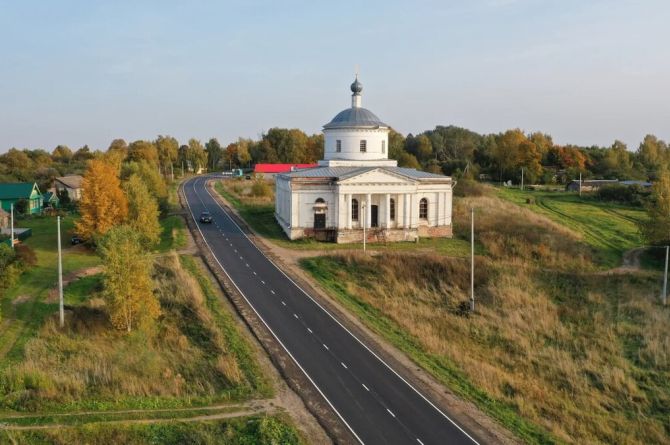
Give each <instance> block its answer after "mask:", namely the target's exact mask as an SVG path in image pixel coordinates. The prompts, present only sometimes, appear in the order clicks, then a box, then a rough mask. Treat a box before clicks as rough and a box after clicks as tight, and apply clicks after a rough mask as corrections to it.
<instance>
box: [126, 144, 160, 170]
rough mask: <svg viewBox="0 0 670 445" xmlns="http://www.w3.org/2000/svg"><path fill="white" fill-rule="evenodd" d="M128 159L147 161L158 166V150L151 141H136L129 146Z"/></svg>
mask: <svg viewBox="0 0 670 445" xmlns="http://www.w3.org/2000/svg"><path fill="white" fill-rule="evenodd" d="M128 159H129V160H131V161H147V162H148V163H150V164H151V165H154V166H158V149H157V148H156V145H155V144H154V143H152V142H149V141H135V142H132V143H131V144H130V146H128Z"/></svg>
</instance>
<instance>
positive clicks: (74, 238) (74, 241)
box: [70, 235, 84, 246]
mask: <svg viewBox="0 0 670 445" xmlns="http://www.w3.org/2000/svg"><path fill="white" fill-rule="evenodd" d="M83 242H84V240H83V239H81V237H80V236H79V235H72V238H70V244H72V245H73V246H76V245H77V244H81V243H83Z"/></svg>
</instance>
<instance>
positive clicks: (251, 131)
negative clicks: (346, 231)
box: [0, 0, 670, 152]
mask: <svg viewBox="0 0 670 445" xmlns="http://www.w3.org/2000/svg"><path fill="white" fill-rule="evenodd" d="M669 24H670V2H668V1H667V0H638V1H625V0H608V1H600V0H588V1H584V0H579V1H577V0H556V1H553V0H470V1H450V0H442V1H420V0H415V1H411V2H410V1H406V2H400V1H391V0H385V1H337V2H333V1H329V2H324V1H316V0H312V1H289V0H283V1H251V0H250V1H207V2H206V1H197V0H196V1H183V0H181V1H169V0H165V1H155V2H152V1H139V0H137V1H123V0H118V1H111V0H110V1H106V2H96V1H93V0H87V1H58V2H55V1H29V0H22V1H10V0H0V152H4V151H6V150H8V149H9V148H11V147H17V148H44V149H46V150H49V151H51V150H52V149H53V148H54V147H56V146H57V145H58V144H65V145H68V146H69V147H70V148H73V149H76V148H79V147H81V146H83V145H84V144H88V145H89V146H90V147H91V148H94V149H106V148H107V147H108V146H109V143H110V142H111V140H112V139H115V138H123V139H125V140H126V141H133V140H136V139H154V138H155V137H156V136H157V135H159V134H168V135H171V136H174V137H176V138H177V139H178V140H179V141H180V142H182V143H184V142H186V141H187V140H188V138H191V137H195V138H198V139H201V140H202V141H203V142H204V141H206V140H208V139H209V138H211V137H216V138H218V139H219V141H220V142H221V143H222V144H227V143H230V142H232V141H234V140H236V139H237V138H238V137H251V138H258V137H259V136H260V135H261V134H262V133H263V132H265V131H267V130H268V129H269V128H272V127H288V128H300V129H302V130H304V131H306V132H307V133H316V132H319V131H320V130H321V127H322V125H323V124H325V123H327V122H328V121H330V119H331V118H332V117H333V116H334V115H335V114H336V113H337V112H339V111H341V110H342V109H344V108H347V107H349V106H350V104H351V98H350V94H351V92H350V91H349V85H350V84H351V82H352V81H353V78H354V73H355V70H356V67H358V70H359V73H360V81H361V82H362V83H363V86H364V89H363V106H364V107H366V108H368V109H370V110H372V111H373V112H375V114H377V115H378V116H379V117H380V118H381V119H382V120H383V121H384V122H386V123H388V124H389V125H391V126H392V127H394V128H395V129H396V130H398V131H400V132H401V133H403V134H407V133H414V134H416V133H419V132H421V131H424V130H428V129H432V128H434V127H435V126H436V125H457V126H461V127H465V128H469V129H471V130H474V131H477V132H480V133H493V132H496V133H497V132H500V131H504V130H506V129H510V128H521V129H523V130H525V131H527V132H531V131H542V132H545V133H549V134H551V135H552V136H553V138H554V141H555V142H556V143H559V144H568V143H572V144H578V145H592V144H597V145H603V146H608V145H611V144H612V142H613V141H614V140H615V139H619V140H622V141H624V142H625V143H627V144H628V147H629V149H631V150H635V149H636V148H637V146H638V144H639V142H640V141H641V140H642V138H643V137H644V136H645V135H646V134H655V135H656V136H658V137H659V138H661V139H664V140H666V141H667V140H670V26H669Z"/></svg>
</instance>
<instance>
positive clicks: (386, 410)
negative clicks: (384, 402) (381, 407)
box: [386, 408, 395, 418]
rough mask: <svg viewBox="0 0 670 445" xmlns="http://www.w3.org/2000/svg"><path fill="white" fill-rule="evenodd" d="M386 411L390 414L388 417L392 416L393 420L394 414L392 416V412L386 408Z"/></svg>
mask: <svg viewBox="0 0 670 445" xmlns="http://www.w3.org/2000/svg"><path fill="white" fill-rule="evenodd" d="M386 411H388V412H389V414H390V415H392V416H393V417H394V418H395V414H393V411H391V410H390V409H388V408H386Z"/></svg>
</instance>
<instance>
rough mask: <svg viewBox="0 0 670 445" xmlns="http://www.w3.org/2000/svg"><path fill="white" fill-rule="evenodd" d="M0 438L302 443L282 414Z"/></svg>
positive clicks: (60, 443)
mask: <svg viewBox="0 0 670 445" xmlns="http://www.w3.org/2000/svg"><path fill="white" fill-rule="evenodd" d="M0 442H2V443H12V444H16V445H24V444H25V445H27V444H30V445H39V444H50V445H70V444H73V443H86V444H89V445H107V444H110V443H123V444H126V445H144V444H149V443H150V444H158V443H160V444H163V445H181V444H187V443H188V444H215V443H225V444H230V445H248V444H259V445H275V444H282V445H284V444H286V445H298V444H302V443H305V442H304V440H302V439H301V437H300V435H299V433H298V432H297V430H296V429H295V427H294V426H293V425H292V424H291V422H290V420H288V419H287V418H286V416H283V415H274V416H251V417H243V418H234V419H224V420H211V421H199V422H180V421H165V422H158V423H111V424H110V423H92V424H87V425H83V426H79V427H77V428H54V429H47V430H23V431H21V430H13V431H12V430H0Z"/></svg>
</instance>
